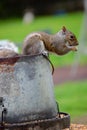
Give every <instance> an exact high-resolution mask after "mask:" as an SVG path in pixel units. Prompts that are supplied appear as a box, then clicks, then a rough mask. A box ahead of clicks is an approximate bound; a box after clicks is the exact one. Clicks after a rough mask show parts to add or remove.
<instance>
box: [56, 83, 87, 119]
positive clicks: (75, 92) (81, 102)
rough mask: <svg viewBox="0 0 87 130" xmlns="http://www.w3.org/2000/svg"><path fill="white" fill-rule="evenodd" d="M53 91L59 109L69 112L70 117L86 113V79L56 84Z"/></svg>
mask: <svg viewBox="0 0 87 130" xmlns="http://www.w3.org/2000/svg"><path fill="white" fill-rule="evenodd" d="M54 92H55V98H56V100H57V101H58V103H59V105H60V111H62V112H66V113H69V114H70V116H71V119H74V118H75V117H77V116H81V115H84V114H87V81H81V82H69V83H65V84H62V85H59V86H56V87H55V88H54Z"/></svg>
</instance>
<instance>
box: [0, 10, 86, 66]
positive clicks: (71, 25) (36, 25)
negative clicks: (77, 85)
mask: <svg viewBox="0 0 87 130" xmlns="http://www.w3.org/2000/svg"><path fill="white" fill-rule="evenodd" d="M82 18H83V13H82V12H77V13H69V14H66V15H63V16H42V17H41V16H40V17H36V18H35V20H34V21H33V22H32V23H31V24H27V25H25V24H24V23H23V22H22V19H21V18H13V19H6V20H0V39H10V40H12V41H14V42H15V43H17V45H18V46H19V47H20V50H21V46H22V42H23V40H24V37H25V36H26V35H27V34H28V33H31V32H33V31H47V32H49V33H56V32H57V31H59V30H60V29H61V28H62V26H63V25H64V26H66V27H67V29H69V30H71V31H72V32H74V33H75V34H76V36H77V37H78V39H79V34H80V28H81V24H82ZM77 53H78V52H75V53H73V52H70V53H69V54H67V55H64V56H56V55H53V54H52V55H51V56H50V58H51V60H52V62H53V64H54V65H55V66H64V65H69V64H70V65H71V64H72V63H73V62H74V57H75V54H77ZM85 63H87V60H86V56H84V55H81V56H80V64H85Z"/></svg>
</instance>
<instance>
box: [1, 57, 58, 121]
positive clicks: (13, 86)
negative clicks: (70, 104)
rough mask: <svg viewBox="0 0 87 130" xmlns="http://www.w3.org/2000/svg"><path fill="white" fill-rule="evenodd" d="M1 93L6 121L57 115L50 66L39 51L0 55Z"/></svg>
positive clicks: (28, 119)
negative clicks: (22, 54)
mask: <svg viewBox="0 0 87 130" xmlns="http://www.w3.org/2000/svg"><path fill="white" fill-rule="evenodd" d="M0 96H1V97H3V104H4V107H5V108H6V109H7V114H6V117H5V119H4V121H5V122H8V123H13V122H14V123H15V122H16V123H17V122H26V121H32V120H36V119H45V118H51V117H55V116H56V115H57V107H56V102H55V99H54V94H53V79H52V75H51V67H50V64H49V62H48V61H47V60H46V59H45V58H44V57H43V56H42V55H38V56H20V57H14V58H4V59H0ZM1 115H2V112H0V122H1V121H2V119H1Z"/></svg>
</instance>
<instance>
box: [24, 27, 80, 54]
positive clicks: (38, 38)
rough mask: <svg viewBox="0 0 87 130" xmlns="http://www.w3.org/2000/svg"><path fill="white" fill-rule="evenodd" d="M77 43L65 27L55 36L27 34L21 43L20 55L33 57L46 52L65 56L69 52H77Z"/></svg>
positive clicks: (40, 33) (38, 33)
mask: <svg viewBox="0 0 87 130" xmlns="http://www.w3.org/2000/svg"><path fill="white" fill-rule="evenodd" d="M77 45H78V41H77V38H76V36H75V35H74V34H73V33H72V32H71V31H69V30H67V29H66V27H65V26H63V27H62V29H61V30H60V31H59V32H57V33H56V34H48V33H45V32H34V33H31V34H29V35H28V36H27V37H26V38H25V39H24V42H23V48H22V54H24V55H35V54H45V55H47V54H48V52H53V53H56V54H57V55H65V54H67V53H68V52H70V51H77Z"/></svg>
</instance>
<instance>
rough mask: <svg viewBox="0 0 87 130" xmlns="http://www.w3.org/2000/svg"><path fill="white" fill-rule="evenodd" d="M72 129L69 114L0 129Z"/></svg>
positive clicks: (6, 125) (9, 125)
mask: <svg viewBox="0 0 87 130" xmlns="http://www.w3.org/2000/svg"><path fill="white" fill-rule="evenodd" d="M69 127H70V116H69V115H68V114H67V113H63V112H61V113H60V118H59V115H57V116H56V117H54V118H51V119H44V120H35V121H30V122H24V123H15V124H14V123H13V124H4V126H0V128H4V129H8V130H11V129H12V130H14V129H15V130H21V129H23V130H34V129H35V128H36V129H35V130H54V129H55V130H62V129H65V128H69ZM37 128H38V129H37Z"/></svg>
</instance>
